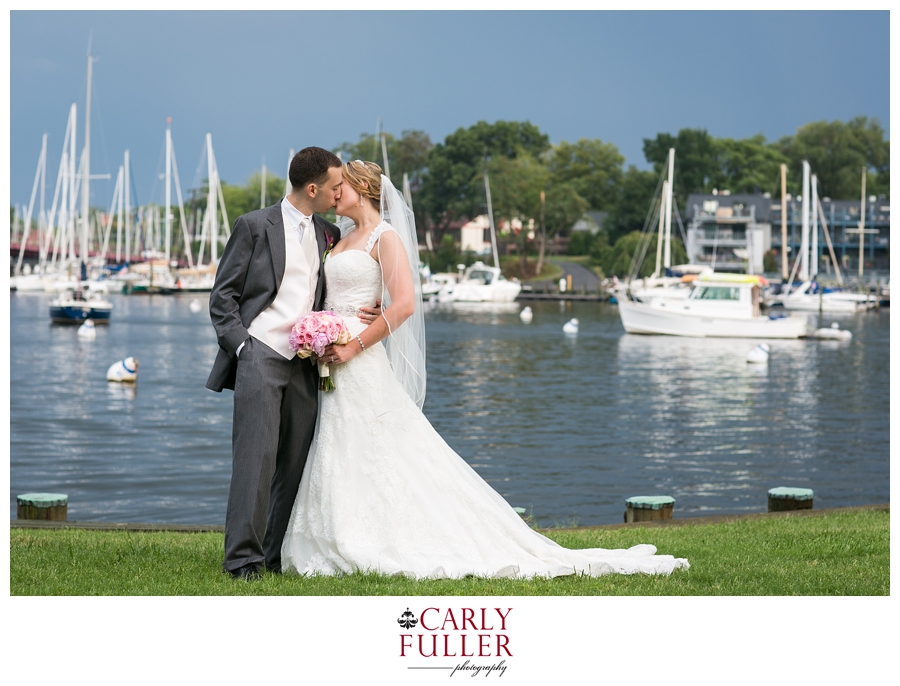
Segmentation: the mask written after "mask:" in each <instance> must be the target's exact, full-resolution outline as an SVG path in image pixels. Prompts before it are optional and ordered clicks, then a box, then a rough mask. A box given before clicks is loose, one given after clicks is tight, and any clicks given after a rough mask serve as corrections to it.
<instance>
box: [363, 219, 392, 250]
mask: <svg viewBox="0 0 900 686" xmlns="http://www.w3.org/2000/svg"><path fill="white" fill-rule="evenodd" d="M385 231H393V232H394V233H397V230H396V229H395V228H394V227H393V226H391V225H390V224H388V223H387V222H381V223H380V224H379V225H378V226H376V227H375V229H374V230H373V231H372V233H370V234H369V240H367V241H366V252H372V248H374V247H375V242H376V241H377V240H378V239H379V238H381V234H382V233H384V232H385Z"/></svg>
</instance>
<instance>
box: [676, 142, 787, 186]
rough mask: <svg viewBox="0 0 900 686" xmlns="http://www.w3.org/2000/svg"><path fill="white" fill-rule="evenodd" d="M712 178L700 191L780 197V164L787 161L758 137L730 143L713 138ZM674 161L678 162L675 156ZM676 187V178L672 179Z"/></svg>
mask: <svg viewBox="0 0 900 686" xmlns="http://www.w3.org/2000/svg"><path fill="white" fill-rule="evenodd" d="M714 147H715V169H714V171H713V177H712V178H711V179H709V181H708V182H707V187H705V188H703V189H702V190H703V191H705V192H709V191H710V190H711V189H712V188H719V189H728V190H730V191H731V192H732V193H763V192H766V191H768V192H769V193H771V194H772V195H773V196H780V195H781V164H782V163H787V161H788V159H787V157H785V156H784V154H782V153H781V152H780V151H779V150H777V149H776V148H774V147H772V146H771V145H769V144H768V143H766V139H765V137H764V136H763V135H762V134H757V135H756V136H753V137H752V138H744V139H741V140H734V139H733V138H717V139H715V141H714ZM675 159H676V160H677V159H678V153H677V152H676V157H675ZM675 185H676V187H677V185H678V177H677V176H676V178H675Z"/></svg>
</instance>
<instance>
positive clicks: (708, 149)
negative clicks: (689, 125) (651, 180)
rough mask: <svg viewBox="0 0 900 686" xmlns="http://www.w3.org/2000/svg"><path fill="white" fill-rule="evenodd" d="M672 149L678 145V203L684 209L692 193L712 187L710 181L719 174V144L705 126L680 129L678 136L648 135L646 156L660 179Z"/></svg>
mask: <svg viewBox="0 0 900 686" xmlns="http://www.w3.org/2000/svg"><path fill="white" fill-rule="evenodd" d="M669 148H675V188H674V196H675V202H676V203H677V204H678V206H679V207H681V208H684V207H685V203H686V202H687V196H688V194H689V193H697V192H703V191H705V190H706V189H707V188H711V186H710V181H711V180H713V179H715V178H716V177H717V173H716V172H717V169H716V153H717V150H716V143H715V140H714V139H713V137H712V136H710V135H709V134H708V133H707V132H706V129H681V130H680V131H679V132H678V135H677V136H673V135H672V134H669V133H658V134H656V138H653V139H651V138H645V139H644V157H645V158H647V161H648V162H650V163H651V164H652V165H653V168H654V170H655V171H656V176H657V178H658V177H659V174H660V173H661V172H662V171H663V169H664V168H665V167H666V165H667V164H668V158H669ZM649 201H650V199H649V198H648V199H647V200H646V201H645V206H646V203H648V202H649Z"/></svg>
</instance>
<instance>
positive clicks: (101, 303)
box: [50, 284, 112, 324]
mask: <svg viewBox="0 0 900 686" xmlns="http://www.w3.org/2000/svg"><path fill="white" fill-rule="evenodd" d="M107 293H108V291H107V290H106V288H105V287H104V286H99V285H89V284H84V285H82V286H78V287H76V288H67V289H65V290H62V291H60V292H59V294H58V295H57V296H56V297H54V298H53V299H52V300H51V301H50V321H51V322H53V323H54V324H83V323H84V322H85V320H87V319H92V320H93V321H94V324H109V316H110V313H111V312H112V303H111V302H110V301H109V300H108V299H107V297H106V296H107Z"/></svg>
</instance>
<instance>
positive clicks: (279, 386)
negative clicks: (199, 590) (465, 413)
mask: <svg viewBox="0 0 900 686" xmlns="http://www.w3.org/2000/svg"><path fill="white" fill-rule="evenodd" d="M289 179H290V182H291V186H292V190H291V192H290V193H289V194H288V195H287V196H286V197H285V198H283V199H282V200H281V201H280V202H279V203H276V204H275V205H273V206H271V207H268V208H265V209H261V210H256V211H254V212H250V213H249V214H246V215H243V216H241V217H238V219H237V220H236V221H235V222H234V228H233V230H232V234H231V237H230V238H229V240H228V243H227V245H226V247H225V250H224V251H223V253H222V258H221V260H220V262H219V265H218V270H217V273H216V280H215V285H214V287H213V290H212V292H211V293H210V301H209V312H210V318H211V320H212V324H213V327H214V328H215V332H216V337H217V339H218V343H219V351H218V353H217V356H216V360H215V363H214V365H213V369H212V372H211V374H210V376H209V379H208V381H207V384H206V385H207V388H209V389H211V390H213V391H221V390H222V389H224V388H228V389H232V390H233V391H234V417H233V432H232V476H231V486H230V490H229V494H228V506H227V511H226V518H225V555H224V561H223V570H224V571H225V573H227V574H230V575H231V576H232V577H235V578H241V579H253V578H256V577H259V576H260V575H261V574H262V573H263V571H264V570H267V571H268V572H272V573H282V572H293V573H297V574H301V575H315V574H324V575H335V574H349V573H354V572H378V573H382V574H403V575H406V576H409V577H412V578H462V577H465V576H469V575H474V576H485V577H515V578H528V577H533V576H544V577H546V576H558V575H564V574H573V573H575V574H588V575H599V574H609V573H625V574H628V573H635V572H645V573H661V574H668V573H671V571H672V570H674V569H676V568H679V567H687V566H688V563H687V561H686V560H683V559H676V558H674V557H672V556H670V555H656V554H655V553H656V548H655V547H653V546H651V545H638V546H634V547H633V548H629V549H627V550H606V549H602V548H595V549H587V550H569V549H566V548H563V547H561V546H559V545H558V544H556V543H555V542H553V541H551V540H550V539H548V538H546V537H544V536H542V535H541V534H539V533H537V532H536V531H534V530H532V529H531V528H530V527H529V526H528V525H527V524H526V523H525V522H524V521H523V520H522V518H521V517H520V516H519V515H518V514H517V513H516V512H515V511H514V510H513V509H512V508H511V507H510V506H509V504H508V503H507V502H506V501H505V500H504V498H503V497H502V496H501V495H500V494H498V493H497V492H496V491H494V489H492V488H491V487H490V486H489V485H488V484H487V483H486V482H485V481H484V480H483V479H482V478H481V477H480V476H479V475H478V474H477V473H476V472H475V471H474V470H473V469H472V468H471V467H470V466H469V465H468V464H467V463H466V462H465V460H463V459H462V458H461V457H460V456H459V455H457V454H456V453H455V452H454V451H453V450H452V449H451V448H450V446H448V445H447V443H446V442H445V441H444V440H443V439H442V438H441V436H440V435H439V434H438V433H437V432H436V431H435V430H434V429H433V427H432V426H431V424H430V423H429V422H428V420H427V418H426V417H425V415H424V414H423V413H422V404H423V402H424V398H425V378H426V376H425V329H424V311H423V306H422V294H421V285H420V282H419V277H418V264H419V254H418V241H417V239H416V231H415V222H414V220H413V216H412V213H411V212H410V210H409V208H408V207H407V206H406V204H405V203H404V201H403V199H402V197H401V196H400V194H399V193H398V192H397V189H396V188H395V187H394V186H393V184H391V182H390V179H388V178H387V177H386V176H384V175H383V174H382V173H381V168H380V167H379V166H378V165H377V164H375V163H373V162H363V161H361V160H353V161H351V162H348V163H345V164H342V163H341V161H340V159H339V158H338V157H337V156H336V155H334V154H332V153H330V152H328V151H327V150H324V149H322V148H318V147H309V148H305V149H303V150H301V151H300V152H299V153H297V155H296V156H295V157H294V158H293V160H292V161H291V164H290V168H289ZM331 208H334V209H335V212H336V214H337V215H338V216H339V217H341V218H342V219H341V221H340V222H339V224H341V227H342V228H341V229H339V228H338V227H337V226H335V225H334V224H331V223H330V222H327V221H325V220H324V219H323V218H322V217H320V216H319V215H318V214H317V213H323V212H326V211H328V210H329V209H331ZM323 309H325V310H330V311H333V312H335V313H336V314H338V315H340V316H341V317H342V318H343V319H344V322H345V325H346V326H347V328H348V329H349V333H350V339H349V343H347V344H345V345H338V344H333V345H330V346H328V347H327V348H326V350H325V355H324V357H323V358H321V359H320V363H321V362H323V361H324V362H327V363H328V364H329V365H330V367H331V372H330V373H331V377H332V379H333V380H334V386H335V388H334V390H331V391H328V392H320V391H318V372H317V371H316V368H315V366H314V365H313V364H310V361H309V360H308V359H301V358H299V357H298V356H297V355H296V354H295V353H294V351H293V350H292V349H291V348H290V346H289V334H290V331H291V328H292V327H293V325H294V324H295V322H296V321H297V320H298V318H299V317H301V316H303V315H305V314H308V313H309V312H312V311H319V310H323ZM401 502H402V507H398V503H401Z"/></svg>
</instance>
